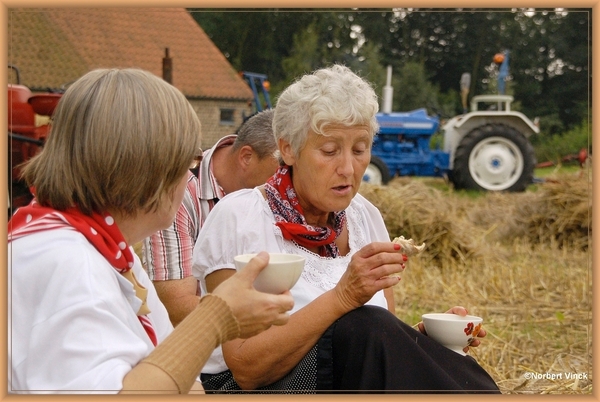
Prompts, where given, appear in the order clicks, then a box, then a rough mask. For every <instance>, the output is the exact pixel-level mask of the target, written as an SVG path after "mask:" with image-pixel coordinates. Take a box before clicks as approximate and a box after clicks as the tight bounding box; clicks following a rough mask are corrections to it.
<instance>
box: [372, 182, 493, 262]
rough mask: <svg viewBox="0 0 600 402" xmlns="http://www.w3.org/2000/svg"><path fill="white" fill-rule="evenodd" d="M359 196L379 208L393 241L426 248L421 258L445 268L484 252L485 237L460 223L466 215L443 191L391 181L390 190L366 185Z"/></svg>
mask: <svg viewBox="0 0 600 402" xmlns="http://www.w3.org/2000/svg"><path fill="white" fill-rule="evenodd" d="M360 193H361V194H362V195H363V196H364V197H365V198H367V199H368V200H369V201H371V202H372V203H373V204H374V205H375V206H376V207H377V208H379V210H380V212H381V214H382V215H383V219H384V221H385V224H386V227H387V229H388V232H389V234H390V237H391V238H394V237H398V236H404V237H405V238H407V239H408V238H413V239H414V240H415V242H416V243H418V244H420V243H422V242H425V243H426V244H427V247H426V248H425V251H424V252H423V254H422V255H421V257H420V258H425V259H429V260H431V262H433V263H436V264H440V265H442V266H447V265H454V264H456V262H457V261H465V260H466V259H468V258H470V257H473V256H477V255H479V254H480V253H482V252H484V250H482V244H481V242H480V240H481V236H478V235H477V232H479V233H483V231H482V230H479V229H477V227H476V226H475V225H473V224H472V223H471V222H469V221H466V220H461V219H460V218H461V216H464V211H462V210H461V207H460V205H459V204H457V203H456V202H452V200H450V199H448V197H447V196H445V195H444V194H443V193H442V192H441V191H440V190H437V189H435V188H432V187H430V186H427V185H426V184H424V183H423V182H421V181H418V180H413V181H408V182H406V181H392V182H390V184H389V185H387V186H378V185H372V184H368V183H363V184H362V185H361V187H360Z"/></svg>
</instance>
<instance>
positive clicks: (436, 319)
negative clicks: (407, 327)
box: [421, 313, 483, 356]
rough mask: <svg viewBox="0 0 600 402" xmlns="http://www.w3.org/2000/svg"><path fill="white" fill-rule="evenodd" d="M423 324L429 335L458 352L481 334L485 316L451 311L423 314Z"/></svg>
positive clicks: (462, 352) (462, 353)
mask: <svg viewBox="0 0 600 402" xmlns="http://www.w3.org/2000/svg"><path fill="white" fill-rule="evenodd" d="M421 318H422V319H423V326H424V327H425V332H427V335H428V336H429V337H430V338H432V339H434V340H436V341H437V342H439V343H441V344H442V345H444V346H446V347H447V348H448V349H451V350H453V351H455V352H456V353H458V354H461V355H463V356H464V355H466V353H465V351H464V350H463V349H464V348H465V347H467V346H469V345H470V344H471V342H472V341H473V339H475V337H476V336H477V334H479V331H480V330H481V325H482V323H483V318H481V317H477V316H475V315H466V316H461V315H458V314H451V313H428V314H423V315H422V317H421Z"/></svg>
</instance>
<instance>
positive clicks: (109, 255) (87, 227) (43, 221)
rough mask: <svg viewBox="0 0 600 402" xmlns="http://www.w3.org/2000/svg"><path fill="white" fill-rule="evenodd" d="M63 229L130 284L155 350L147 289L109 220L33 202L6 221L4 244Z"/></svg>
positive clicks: (127, 248) (143, 323) (122, 238)
mask: <svg viewBox="0 0 600 402" xmlns="http://www.w3.org/2000/svg"><path fill="white" fill-rule="evenodd" d="M64 227H72V228H73V229H75V230H77V231H78V232H80V233H81V234H83V235H84V236H85V238H86V239H87V240H88V241H89V242H90V243H91V244H92V245H93V246H94V247H95V248H96V249H97V250H98V251H99V252H100V254H102V255H103V256H104V258H106V260H107V261H108V262H109V263H110V264H111V265H112V266H113V267H114V268H115V269H116V270H117V271H118V272H119V273H121V274H122V275H123V276H124V277H126V278H127V279H128V280H129V281H130V282H132V284H133V286H134V290H135V291H136V296H138V297H139V298H140V299H141V300H142V307H141V308H140V311H138V312H137V315H138V318H139V319H140V322H141V324H142V326H143V327H144V329H145V330H146V332H147V333H148V336H149V337H150V340H151V341H152V343H153V344H154V346H156V344H157V338H156V332H155V331H154V328H153V327H152V322H151V321H150V319H149V318H148V317H147V316H146V314H148V313H149V312H150V310H149V309H148V307H147V306H146V295H147V289H145V288H144V287H143V286H141V285H140V284H139V283H138V282H137V280H136V279H135V276H134V275H133V271H131V268H132V267H133V261H134V260H133V253H132V251H131V248H130V247H129V245H128V244H127V242H126V241H125V238H124V237H123V234H122V233H121V231H120V230H119V227H118V226H117V225H116V224H115V220H114V218H113V217H112V216H110V215H108V214H104V215H101V214H98V213H93V214H92V215H91V216H88V215H85V214H83V213H82V212H81V211H79V210H78V209H77V208H69V209H67V210H65V211H58V210H56V209H54V208H50V207H43V206H41V205H40V204H38V203H37V201H36V200H35V199H34V200H33V201H32V202H31V203H30V204H29V205H27V206H24V207H21V208H19V209H18V210H17V211H16V212H15V214H14V215H13V216H12V217H11V219H10V220H9V221H8V242H9V243H10V242H11V241H12V240H16V239H18V238H20V237H23V236H27V235H29V234H32V233H37V232H41V231H44V230H52V229H58V228H64Z"/></svg>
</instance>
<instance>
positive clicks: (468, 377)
mask: <svg viewBox="0 0 600 402" xmlns="http://www.w3.org/2000/svg"><path fill="white" fill-rule="evenodd" d="M201 379H202V383H203V385H204V388H205V389H206V392H207V393H236V392H244V393H290V394H291V393H500V391H499V389H498V386H497V385H496V383H495V382H494V380H493V379H492V378H491V377H490V375H489V374H488V373H487V372H486V371H485V370H484V369H483V368H482V367H481V366H480V365H479V364H478V363H477V361H476V360H475V359H474V358H473V357H471V356H468V355H467V356H461V355H459V354H458V353H456V352H453V351H451V350H450V349H448V348H446V347H445V346H442V345H440V344H439V343H437V342H436V341H434V340H433V339H431V338H429V337H428V336H426V335H423V334H422V333H421V332H419V331H418V330H416V329H414V328H412V327H411V326H409V325H407V324H405V323H404V322H402V321H400V320H399V319H398V318H397V317H396V316H395V315H393V314H392V313H390V312H389V311H388V310H386V309H384V308H381V307H374V306H363V307H360V308H358V309H356V310H353V311H351V312H350V313H348V314H346V315H344V316H343V317H341V318H340V319H339V320H337V321H336V322H335V323H333V324H332V325H331V326H330V327H329V328H328V329H327V331H325V333H324V334H323V336H322V337H321V339H320V340H319V342H318V343H317V344H316V345H315V346H314V347H313V348H312V350H311V351H310V352H309V353H308V354H307V355H306V356H305V357H304V358H303V359H302V360H301V361H300V363H298V365H297V366H296V367H295V368H294V369H293V370H292V371H290V373H288V374H287V375H286V376H285V377H283V378H282V379H280V380H278V381H276V382H275V383H273V384H270V385H268V386H266V387H262V388H260V389H257V390H254V391H241V389H240V387H239V386H238V385H237V383H236V382H235V379H234V378H233V376H232V374H231V372H230V371H225V372H223V373H219V374H202V375H201Z"/></svg>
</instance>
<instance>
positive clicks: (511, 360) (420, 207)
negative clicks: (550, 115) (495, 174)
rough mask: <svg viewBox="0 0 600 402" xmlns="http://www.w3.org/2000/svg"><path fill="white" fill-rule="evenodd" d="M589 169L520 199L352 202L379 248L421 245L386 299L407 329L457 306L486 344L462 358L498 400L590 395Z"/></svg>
mask: <svg viewBox="0 0 600 402" xmlns="http://www.w3.org/2000/svg"><path fill="white" fill-rule="evenodd" d="M591 175H592V173H591V168H587V170H584V171H581V172H579V173H576V174H573V173H569V174H563V175H560V174H556V175H551V176H550V177H548V178H547V180H546V182H544V183H541V184H536V185H535V186H532V189H530V190H528V191H526V192H524V193H516V194H512V193H506V194H497V193H481V194H475V195H473V194H472V193H465V192H455V191H453V190H452V189H451V188H449V187H448V186H445V187H444V186H440V185H439V180H438V181H437V182H435V180H437V179H423V178H418V179H416V178H396V179H394V180H393V181H392V182H390V184H389V185H388V186H373V185H368V184H364V185H362V186H361V189H360V192H361V194H363V195H364V196H365V197H367V198H368V199H369V200H371V202H373V203H374V204H375V205H376V206H377V207H378V208H379V209H380V210H381V212H382V214H383V216H384V218H385V221H386V225H387V227H388V230H389V232H390V236H392V238H393V237H395V236H400V235H403V236H404V237H406V238H413V239H415V241H417V242H418V243H421V242H425V243H427V247H426V250H425V251H424V252H423V254H421V255H419V256H417V257H413V258H412V259H411V260H409V263H408V264H407V269H406V270H405V272H404V274H403V277H402V281H401V282H400V283H399V284H398V285H397V286H396V288H395V289H394V291H395V295H396V313H397V315H398V317H400V318H401V319H402V320H404V321H405V322H407V323H409V324H415V323H417V322H418V321H420V316H421V314H423V313H426V312H444V311H446V310H447V309H448V308H450V307H452V306H455V305H462V306H464V307H466V308H467V309H468V310H469V313H471V314H475V315H480V316H482V317H484V328H485V329H486V330H487V332H488V335H487V337H485V338H484V339H483V342H482V345H481V346H479V347H477V348H472V349H471V355H472V356H474V357H475V358H476V359H477V360H478V361H479V363H480V364H481V365H482V366H483V367H484V368H485V369H486V370H487V371H488V372H489V373H490V374H491V375H492V377H493V378H494V379H495V380H496V382H497V383H498V385H499V387H500V389H501V391H502V392H503V393H505V394H591V393H592V334H591V331H592V256H591V255H592V252H591V250H592V245H591V236H592V183H591Z"/></svg>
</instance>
